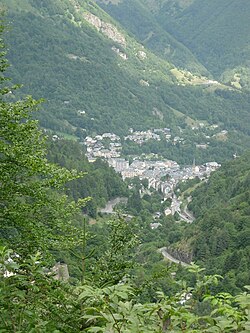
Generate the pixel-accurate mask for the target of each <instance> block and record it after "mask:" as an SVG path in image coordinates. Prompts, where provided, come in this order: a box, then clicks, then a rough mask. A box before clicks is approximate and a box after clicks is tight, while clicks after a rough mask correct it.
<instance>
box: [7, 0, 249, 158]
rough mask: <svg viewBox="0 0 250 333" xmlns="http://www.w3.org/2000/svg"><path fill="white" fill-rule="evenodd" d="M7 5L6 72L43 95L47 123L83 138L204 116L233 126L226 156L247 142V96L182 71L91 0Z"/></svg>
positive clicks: (46, 0) (184, 122)
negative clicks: (144, 44)
mask: <svg viewBox="0 0 250 333" xmlns="http://www.w3.org/2000/svg"><path fill="white" fill-rule="evenodd" d="M120 4H121V2H119V5H120ZM2 5H4V7H5V8H6V10H7V15H8V19H7V20H8V21H9V22H10V24H11V28H10V31H9V32H8V33H6V38H7V42H8V45H9V47H10V52H9V55H8V58H9V60H10V63H11V65H12V66H11V68H10V69H9V75H10V76H12V77H13V79H14V81H15V82H22V83H23V84H24V87H23V88H22V92H23V93H26V92H27V93H29V94H32V95H33V96H34V97H35V98H40V97H43V98H45V101H46V102H45V103H44V104H43V108H44V110H43V112H41V114H39V120H40V122H41V125H42V126H43V127H45V128H47V129H48V128H49V129H50V130H52V131H54V132H56V133H59V134H61V133H63V134H64V135H66V134H70V135H73V136H74V137H75V138H77V137H78V138H80V137H81V136H82V135H80V136H79V133H82V134H84V133H85V135H87V134H89V133H93V132H94V133H104V132H109V131H112V132H114V133H116V134H127V132H128V130H129V128H130V127H133V128H135V129H141V130H143V129H147V128H158V127H170V128H177V126H180V127H185V126H186V125H187V123H189V121H190V119H193V120H194V121H195V120H198V121H204V120H205V121H208V122H209V123H210V124H214V123H219V124H220V125H221V126H222V127H226V129H228V128H229V129H230V130H231V131H232V134H233V135H231V136H230V139H229V140H228V142H227V143H226V145H225V146H224V144H223V143H222V144H221V145H222V146H223V147H224V148H225V154H224V153H223V156H225V157H230V156H231V155H232V152H234V151H235V147H236V146H238V147H242V148H239V150H241V149H242V150H243V149H244V148H246V147H248V143H249V140H248V134H249V126H248V123H249V112H248V110H249V104H250V101H249V96H248V95H246V94H244V93H243V94H239V93H238V92H237V91H233V90H229V89H228V87H226V86H223V85H220V84H219V83H218V84H215V85H213V86H210V84H209V83H207V78H205V77H202V76H197V77H196V76H194V75H193V74H192V73H190V72H184V73H183V72H181V71H180V70H179V69H177V68H176V67H175V66H174V65H173V64H171V63H170V62H169V61H166V58H167V57H165V60H164V59H163V58H160V57H158V56H156V55H155V54H154V53H153V52H152V51H149V50H148V49H146V48H145V47H143V45H142V44H140V43H139V42H137V41H136V40H135V39H134V38H133V36H132V35H131V34H128V33H127V32H126V31H125V30H124V28H122V27H121V25H120V23H117V22H116V21H115V20H114V19H113V18H111V17H110V16H109V15H108V14H107V13H105V12H104V11H103V10H101V9H100V7H98V6H97V5H96V4H95V3H94V2H92V1H86V2H80V1H69V0H65V1H61V0H56V1H51V0H43V1H39V2H38V1H34V0H26V1H23V2H22V3H21V4H20V3H19V2H17V1H16V0H12V1H6V0H3V1H2ZM99 25H101V28H98V26H99ZM98 29H99V30H98ZM111 37H112V38H111ZM176 47H177V46H176ZM183 52H184V51H183ZM185 52H186V51H185ZM185 52H184V53H183V54H186V53H185ZM181 53H182V52H180V54H181ZM192 61H193V60H192ZM192 61H191V62H192ZM194 63H197V62H195V61H194ZM197 66H198V67H199V65H197ZM198 67H197V68H198ZM15 94H17V95H18V96H20V92H19V93H15ZM15 94H12V95H11V96H12V98H13V99H14V97H15ZM11 96H9V98H11ZM45 110H46V111H45ZM155 110H157V112H156V111H155ZM235 130H236V131H237V135H235V134H234V133H235V132H234V131H235ZM207 155H209V150H208V154H207ZM192 158H193V156H190V160H192ZM208 159H209V156H208Z"/></svg>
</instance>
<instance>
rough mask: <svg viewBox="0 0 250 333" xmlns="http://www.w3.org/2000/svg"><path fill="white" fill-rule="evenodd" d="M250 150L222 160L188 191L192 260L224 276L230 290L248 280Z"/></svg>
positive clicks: (249, 255)
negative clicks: (241, 154)
mask: <svg viewBox="0 0 250 333" xmlns="http://www.w3.org/2000/svg"><path fill="white" fill-rule="evenodd" d="M249 166H250V153H247V154H245V155H244V156H242V157H240V158H236V159H235V160H233V161H231V162H228V163H225V164H224V165H223V166H222V167H221V168H220V170H218V171H216V172H215V173H214V174H213V175H212V176H211V177H210V179H209V180H208V182H207V183H205V184H204V185H203V186H201V187H198V188H197V189H196V190H195V191H194V192H193V193H192V198H193V199H192V202H191V203H190V204H189V208H190V209H192V211H193V212H194V214H195V216H196V218H197V219H196V222H195V223H194V224H193V225H192V232H193V235H194V238H195V241H194V243H193V249H194V260H197V261H198V262H200V263H202V265H204V266H205V267H207V268H208V270H209V271H210V272H211V273H215V272H216V273H218V274H221V275H223V276H224V277H225V280H224V281H223V288H226V289H227V290H228V291H229V290H230V291H231V292H232V291H233V290H234V291H235V290H237V288H238V287H242V286H243V285H246V284H249V282H250V275H249V272H250V262H249V258H250V167H249Z"/></svg>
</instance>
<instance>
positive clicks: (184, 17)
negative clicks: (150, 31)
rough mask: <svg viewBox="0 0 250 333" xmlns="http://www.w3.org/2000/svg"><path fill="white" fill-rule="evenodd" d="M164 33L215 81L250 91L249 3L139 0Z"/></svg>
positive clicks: (233, 0)
mask: <svg viewBox="0 0 250 333" xmlns="http://www.w3.org/2000/svg"><path fill="white" fill-rule="evenodd" d="M140 2H141V3H143V4H144V5H146V6H147V8H149V9H150V10H151V13H152V14H153V16H154V18H155V19H156V20H157V22H158V23H159V24H160V25H161V27H163V28H164V29H165V30H166V31H167V32H169V33H170V34H172V35H173V36H174V37H175V38H176V39H177V40H178V41H179V42H181V43H183V44H184V45H185V46H186V47H188V48H189V49H190V50H191V51H192V52H193V54H194V55H195V56H196V57H197V59H198V60H199V61H200V62H201V63H202V64H203V65H204V66H205V67H206V68H207V69H208V70H209V71H210V72H211V73H213V74H214V75H215V77H217V78H221V79H223V80H224V81H225V82H228V83H232V84H233V85H235V86H237V87H242V88H246V89H249V88H250V81H249V75H250V72H249V59H250V50H249V43H250V37H249V36H250V25H249V15H250V3H249V1H248V0H241V1H238V0H230V1H229V0H220V1H217V0H210V1H203V0H191V1H181V0H162V1H155V0H141V1H140Z"/></svg>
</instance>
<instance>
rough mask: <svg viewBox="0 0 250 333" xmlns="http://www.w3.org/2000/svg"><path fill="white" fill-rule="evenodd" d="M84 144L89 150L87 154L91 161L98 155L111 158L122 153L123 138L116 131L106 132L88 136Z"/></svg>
mask: <svg viewBox="0 0 250 333" xmlns="http://www.w3.org/2000/svg"><path fill="white" fill-rule="evenodd" d="M84 144H85V146H86V150H87V153H86V156H87V158H88V160H89V161H90V162H92V161H95V159H96V158H97V157H102V158H104V159H110V158H118V157H120V155H121V150H122V145H121V139H120V137H119V136H118V135H116V134H114V133H104V134H102V135H96V136H95V137H94V138H92V137H90V136H87V137H86V138H85V140H84Z"/></svg>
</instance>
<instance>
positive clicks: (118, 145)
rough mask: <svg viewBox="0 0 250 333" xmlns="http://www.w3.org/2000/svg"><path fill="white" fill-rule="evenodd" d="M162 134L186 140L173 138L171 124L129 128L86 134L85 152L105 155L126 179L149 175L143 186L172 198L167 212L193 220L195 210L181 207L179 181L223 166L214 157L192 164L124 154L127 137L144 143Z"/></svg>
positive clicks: (94, 156) (91, 156) (89, 155)
mask: <svg viewBox="0 0 250 333" xmlns="http://www.w3.org/2000/svg"><path fill="white" fill-rule="evenodd" d="M163 136H164V138H165V139H166V140H172V143H173V144H176V142H179V143H181V142H183V141H184V138H181V137H176V136H174V137H173V138H171V130H170V129H169V128H163V129H153V130H147V131H134V130H133V129H130V133H129V134H128V135H127V136H124V137H123V138H122V139H121V137H119V136H118V135H116V134H114V133H104V134H102V135H96V136H95V137H90V136H87V137H86V138H85V140H84V145H85V146H86V156H87V158H88V160H89V161H90V162H93V161H95V160H96V159H97V158H98V157H99V158H103V159H105V160H106V161H107V162H108V164H109V165H110V166H111V167H113V168H114V169H115V171H116V172H118V173H120V174H121V176H122V178H123V180H125V179H128V178H134V177H138V178H139V179H141V180H142V179H146V183H147V189H144V192H145V191H146V192H147V191H149V189H154V190H156V191H160V192H161V193H162V195H163V200H167V199H171V206H170V207H169V208H167V209H166V210H165V215H170V214H171V215H174V214H175V213H176V212H177V213H178V214H179V216H180V217H181V218H182V219H183V220H185V221H186V222H192V221H193V217H192V214H190V213H189V212H187V210H186V211H185V209H184V210H183V209H181V204H182V202H181V199H180V198H177V196H176V194H175V191H174V190H175V188H176V186H177V184H179V183H180V182H185V181H187V180H189V179H195V178H196V177H197V178H199V179H200V180H206V179H207V178H208V177H209V176H210V174H211V172H212V171H215V170H216V169H218V168H219V167H220V164H218V163H217V162H214V161H213V162H208V163H205V164H202V165H196V163H195V160H194V161H193V163H192V165H186V166H180V165H179V164H178V163H177V162H176V161H173V160H168V159H163V158H159V157H158V156H157V155H154V154H150V156H146V155H144V156H143V155H142V156H133V158H132V159H130V161H129V160H127V159H125V158H124V157H121V152H122V142H124V141H126V140H130V141H133V142H135V143H136V144H138V145H142V144H143V143H144V142H146V141H148V140H152V139H153V140H157V141H159V140H161V138H162V137H163ZM142 194H144V193H142ZM189 200H191V198H189ZM153 227H154V226H152V228H153Z"/></svg>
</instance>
